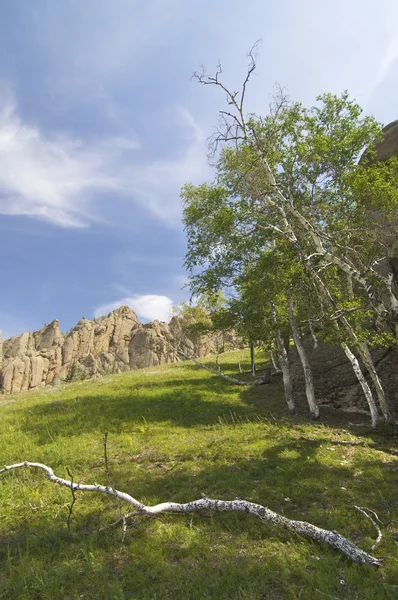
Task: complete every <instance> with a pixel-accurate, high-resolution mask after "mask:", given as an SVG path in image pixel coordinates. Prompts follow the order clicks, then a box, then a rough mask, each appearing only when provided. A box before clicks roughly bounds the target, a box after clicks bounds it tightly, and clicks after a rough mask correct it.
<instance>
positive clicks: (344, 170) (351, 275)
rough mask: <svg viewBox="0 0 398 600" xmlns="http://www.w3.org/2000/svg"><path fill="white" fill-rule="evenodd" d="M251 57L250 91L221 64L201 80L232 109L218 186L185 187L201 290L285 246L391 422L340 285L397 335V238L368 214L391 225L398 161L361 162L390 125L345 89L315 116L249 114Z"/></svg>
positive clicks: (218, 137)
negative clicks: (393, 259)
mask: <svg viewBox="0 0 398 600" xmlns="http://www.w3.org/2000/svg"><path fill="white" fill-rule="evenodd" d="M249 59H250V62H249V67H248V72H247V75H246V77H245V79H244V82H243V86H242V88H241V90H240V92H235V91H231V90H229V89H228V88H227V87H226V86H225V85H224V83H223V82H222V69H221V67H220V66H219V67H218V69H217V71H216V73H215V75H214V76H209V75H206V73H204V72H201V73H197V74H195V76H196V78H197V79H198V81H199V82H200V83H201V84H204V85H209V86H214V87H215V88H218V89H220V90H222V92H223V93H224V94H226V98H227V105H226V109H225V110H221V111H220V113H219V114H220V122H219V127H218V128H217V130H216V133H215V134H214V136H213V137H212V139H211V140H210V146H211V149H212V152H213V156H214V157H216V173H215V180H214V182H213V183H212V184H203V185H201V186H196V187H195V186H192V185H189V184H188V185H187V186H185V188H184V189H183V192H182V198H183V201H184V221H185V225H186V231H187V237H188V253H187V257H186V265H187V267H188V268H189V269H190V271H191V285H192V289H202V290H203V289H208V288H212V287H213V286H214V285H215V284H217V285H218V286H219V285H220V282H221V281H222V282H223V285H227V286H228V285H229V286H231V287H233V286H236V285H237V281H238V280H239V277H241V275H242V273H244V271H245V269H246V268H247V266H248V265H250V264H253V263H255V262H256V261H258V260H259V258H260V257H261V256H262V255H263V254H264V252H267V251H269V249H270V248H273V247H274V245H275V244H276V243H277V242H278V240H283V242H284V243H287V244H288V245H289V247H290V249H291V251H292V253H293V254H294V257H295V260H297V261H298V262H299V263H300V264H301V265H302V267H303V268H304V267H305V269H307V270H308V272H309V273H312V275H313V276H314V274H315V280H316V290H317V293H318V294H319V295H321V296H322V298H323V300H322V301H323V302H324V303H326V304H327V305H328V312H329V313H330V312H334V313H335V317H336V320H338V322H339V324H340V328H341V330H343V331H344V332H345V335H346V336H347V340H349V341H350V344H351V345H353V346H354V347H355V348H354V349H355V350H356V351H357V352H358V354H359V356H360V357H361V359H362V361H363V363H364V365H365V367H366V369H367V371H368V372H369V375H370V377H371V379H372V382H373V385H374V387H375V390H376V394H377V398H378V403H379V407H380V410H381V412H382V415H383V418H384V419H385V420H389V419H390V411H389V408H388V402H387V400H386V398H385V394H384V390H383V387H382V384H381V382H380V379H379V377H378V374H377V371H376V368H375V366H374V364H373V361H372V357H371V354H370V352H369V348H368V344H367V342H366V335H365V336H364V335H363V329H358V328H356V326H357V323H356V322H355V320H354V321H353V320H352V319H351V318H350V314H351V311H352V306H349V305H348V304H347V299H348V293H347V296H346V297H345V298H344V297H343V295H342V293H341V289H342V288H341V286H340V288H341V289H338V293H337V294H336V293H335V289H334V287H333V286H330V285H329V283H330V279H334V280H341V279H342V278H343V277H344V278H345V280H347V278H348V280H349V281H350V282H352V285H351V288H350V302H351V303H352V302H354V303H355V302H356V304H357V306H358V307H362V309H363V310H365V311H367V314H368V315H370V318H369V319H368V323H367V327H368V328H369V325H371V323H370V321H372V322H373V324H374V325H375V326H376V327H378V328H379V329H384V330H385V329H389V330H390V331H391V333H393V334H396V328H397V323H398V298H397V297H396V290H395V288H394V286H393V285H392V281H391V280H392V278H391V277H389V276H388V275H387V276H386V275H384V274H383V273H381V272H380V270H379V269H378V264H379V263H380V261H381V260H382V258H383V257H385V256H386V242H385V239H386V236H379V235H377V234H376V233H375V227H374V224H373V223H369V218H368V217H369V206H371V207H372V210H373V211H375V210H377V211H378V214H381V215H382V217H381V218H380V219H379V222H380V223H381V224H383V223H385V222H389V220H391V218H392V215H393V213H394V211H396V208H397V207H398V201H397V198H398V185H397V183H398V182H397V175H396V173H397V164H396V161H394V160H392V161H390V162H389V163H388V164H383V165H378V164H377V163H374V164H369V161H368V162H367V163H366V164H364V161H362V162H361V163H359V162H358V159H359V157H360V155H361V153H362V152H363V149H364V148H365V147H367V148H371V147H372V143H373V141H374V140H375V139H377V138H378V136H379V135H380V132H381V127H380V125H379V124H378V123H377V122H376V121H375V120H374V119H373V118H371V117H362V116H361V109H360V107H359V106H358V105H357V104H356V103H355V102H353V101H352V100H350V99H349V97H348V94H347V93H346V92H345V93H343V94H342V95H341V96H340V97H337V96H334V95H331V94H324V95H323V96H320V97H319V98H318V99H317V101H318V104H317V105H315V106H314V107H312V108H310V109H306V108H304V107H303V106H302V105H301V104H299V103H291V102H289V101H288V100H287V99H286V97H284V96H283V95H282V94H279V95H278V96H277V97H276V98H275V100H274V102H273V103H272V105H271V107H270V111H269V114H268V115H266V116H265V117H264V116H258V115H249V116H247V115H246V113H245V107H244V101H245V96H246V92H247V86H248V83H249V80H250V76H251V75H252V73H253V71H254V70H255V68H256V59H255V53H254V51H252V52H250V53H249ZM368 152H371V150H368ZM365 162H366V161H365ZM330 271H331V272H332V273H333V277H332V278H330V277H329V272H330ZM335 274H336V275H335ZM291 301H293V302H294V298H293V297H291ZM329 318H331V317H330V314H329ZM364 338H365V339H364ZM346 354H347V353H346ZM347 356H348V355H347Z"/></svg>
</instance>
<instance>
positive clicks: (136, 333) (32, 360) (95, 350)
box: [0, 306, 215, 394]
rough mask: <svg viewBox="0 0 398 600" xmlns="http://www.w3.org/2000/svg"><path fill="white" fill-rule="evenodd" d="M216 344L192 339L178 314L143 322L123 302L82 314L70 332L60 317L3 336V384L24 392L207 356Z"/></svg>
mask: <svg viewBox="0 0 398 600" xmlns="http://www.w3.org/2000/svg"><path fill="white" fill-rule="evenodd" d="M214 344H215V341H214V339H212V338H211V337H210V336H203V337H202V338H201V339H200V340H199V341H197V342H193V341H191V340H190V339H188V338H187V336H186V335H185V334H184V332H183V329H182V323H181V319H180V318H178V317H173V319H172V320H171V321H170V323H163V322H159V321H154V322H153V323H148V324H146V325H142V324H141V323H140V322H139V321H138V319H137V315H136V314H135V312H134V311H133V310H131V308H129V307H128V306H122V307H121V308H119V309H117V310H114V311H113V312H111V313H109V315H108V316H106V317H100V318H98V319H94V320H93V321H90V320H89V319H85V318H82V319H81V320H80V321H79V322H78V323H77V325H76V326H75V327H74V328H73V329H72V331H70V332H69V333H68V334H63V333H61V331H60V329H59V323H58V321H57V320H55V321H52V322H51V323H50V324H49V325H45V326H44V327H43V328H42V329H40V330H39V331H35V332H34V333H29V332H25V333H23V334H22V335H18V336H14V337H12V338H10V339H8V340H5V341H4V343H3V344H1V338H0V384H1V389H2V392H3V393H4V394H10V393H14V392H21V391H26V390H28V389H32V388H37V387H42V386H45V385H48V384H53V385H56V384H58V383H60V382H62V381H65V380H67V381H71V380H73V379H81V378H86V377H95V376H98V375H103V374H106V373H120V372H122V371H129V370H130V369H137V368H140V367H150V366H152V365H160V364H165V363H170V362H175V361H177V360H181V359H184V358H185V357H186V356H187V355H188V356H189V355H191V354H192V353H194V354H196V355H197V356H205V355H207V354H209V353H210V352H211V351H212V350H213V349H214ZM1 358H3V362H2V364H1Z"/></svg>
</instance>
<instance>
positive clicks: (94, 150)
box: [0, 95, 137, 227]
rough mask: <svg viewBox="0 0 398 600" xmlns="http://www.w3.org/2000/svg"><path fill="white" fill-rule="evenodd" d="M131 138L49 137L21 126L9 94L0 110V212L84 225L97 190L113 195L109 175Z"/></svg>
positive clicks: (114, 181)
mask: <svg viewBox="0 0 398 600" xmlns="http://www.w3.org/2000/svg"><path fill="white" fill-rule="evenodd" d="M126 148H128V149H129V150H131V149H132V148H137V143H136V141H135V140H133V139H122V138H120V137H118V138H115V139H112V138H110V139H108V140H107V141H106V144H105V143H104V142H101V143H98V144H96V145H91V146H90V145H88V144H84V143H83V142H82V141H80V140H71V139H70V138H68V137H67V136H61V135H58V136H57V137H53V138H49V137H46V136H45V135H43V133H42V132H41V131H40V129H39V128H37V127H33V126H31V125H27V124H25V123H23V121H22V120H21V118H20V117H19V116H18V114H17V110H16V103H15V101H14V100H12V99H11V98H10V95H9V97H8V99H7V100H6V102H5V103H4V104H3V107H2V108H1V109H0V214H8V215H26V216H31V217H36V218H39V219H43V220H47V221H51V222H52V223H54V224H55V225H59V226H62V227H84V226H85V225H87V224H88V223H89V222H90V221H92V220H94V219H95V218H96V217H95V215H94V213H93V211H92V208H91V204H92V199H93V195H94V193H95V192H98V191H105V190H107V191H117V190H118V188H119V181H118V179H117V176H116V173H115V172H112V171H113V169H114V166H115V162H117V159H118V157H119V156H120V153H121V152H122V151H123V150H125V149H126Z"/></svg>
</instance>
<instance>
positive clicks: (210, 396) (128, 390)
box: [0, 351, 398, 600]
mask: <svg viewBox="0 0 398 600" xmlns="http://www.w3.org/2000/svg"><path fill="white" fill-rule="evenodd" d="M258 359H259V360H261V357H258ZM220 362H221V364H222V367H223V370H224V371H225V372H226V373H228V374H232V375H234V376H237V377H240V378H242V379H247V380H248V381H250V380H251V376H250V374H249V356H248V353H246V352H243V351H237V352H229V353H225V354H223V355H221V361H220ZM239 363H240V368H241V370H242V371H243V372H242V373H241V372H240V369H239V367H238V365H239ZM207 364H211V360H210V359H209V360H208V361H207ZM261 366H262V367H264V366H265V365H264V364H263V365H261ZM0 419H1V428H0V448H1V450H0V453H1V454H0V456H1V459H0V462H1V464H2V465H4V464H12V463H15V462H20V461H24V460H28V461H36V462H42V463H45V464H47V465H49V466H51V467H52V468H53V469H54V472H55V474H56V475H59V476H61V477H66V478H69V476H68V470H69V472H70V473H71V474H72V476H73V479H74V481H79V482H84V483H100V484H104V485H106V484H107V483H109V481H110V482H111V485H113V486H115V487H116V488H117V489H120V490H123V491H126V492H128V493H129V494H131V495H133V496H134V497H135V498H137V499H138V500H140V501H142V502H144V503H146V504H156V503H158V502H162V501H169V500H170V501H171V500H173V501H177V502H187V501H190V500H195V499H199V498H200V497H201V495H202V494H203V495H206V496H208V497H210V498H218V499H224V500H233V499H234V498H236V497H238V498H242V499H246V500H250V501H252V502H258V503H260V504H263V505H265V506H267V507H269V508H270V509H272V510H275V511H276V512H279V513H280V514H282V515H284V516H287V517H289V518H292V519H300V520H306V521H309V522H311V523H314V524H316V525H318V526H320V527H324V528H326V529H331V530H334V529H335V530H337V531H339V532H340V533H341V534H343V535H345V536H346V537H347V538H349V539H350V540H352V541H353V542H355V543H356V544H357V545H358V546H359V547H361V548H362V549H364V550H366V551H368V552H371V546H372V544H373V542H374V540H375V538H376V535H377V534H376V531H375V529H374V527H373V526H372V524H371V523H370V522H369V521H368V520H367V519H365V518H364V517H363V515H361V514H360V513H359V512H358V511H356V510H354V509H353V505H359V506H366V507H368V508H370V509H372V510H373V511H376V513H377V515H378V517H379V518H380V520H381V521H382V522H383V523H384V524H386V523H388V522H390V524H389V525H388V526H386V527H382V532H383V539H382V541H381V543H380V545H379V546H378V547H377V548H376V549H375V550H374V551H373V552H371V553H373V554H374V555H375V556H377V557H378V558H380V559H382V561H383V565H382V567H381V568H379V569H377V568H375V567H371V566H361V565H358V564H353V563H351V562H350V561H349V560H348V559H347V558H345V557H344V556H342V555H340V554H339V553H337V552H336V551H335V550H333V549H332V548H330V547H329V546H327V545H323V544H318V543H316V542H314V541H312V540H310V539H308V538H305V537H302V536H299V535H297V534H293V533H291V532H288V531H285V530H283V529H281V528H279V527H277V526H275V525H271V524H268V523H262V522H261V521H259V520H256V519H255V518H254V517H252V516H251V515H246V514H235V513H229V514H226V513H218V514H196V513H195V514H189V515H167V514H161V515H158V516H156V517H152V516H151V517H150V516H139V517H135V518H133V519H132V520H131V521H129V523H128V526H127V530H126V531H125V532H124V534H123V532H122V530H121V527H120V526H115V527H108V526H109V525H111V524H112V522H114V521H116V520H117V519H118V518H119V517H120V511H121V510H122V511H124V510H125V511H126V512H127V511H129V510H130V509H131V508H130V507H129V506H125V507H123V506H120V505H119V504H118V502H116V501H115V500H114V499H112V498H110V497H107V496H104V495H102V494H88V493H77V494H76V502H75V504H74V506H73V511H72V514H70V508H69V507H70V504H71V501H72V498H71V493H70V491H68V490H67V489H65V488H61V487H59V486H57V485H54V484H52V483H51V482H49V481H48V480H47V479H46V477H45V474H44V473H43V472H40V471H37V470H32V469H21V470H18V471H13V472H10V473H6V474H3V475H1V477H0V598H4V599H7V600H12V599H18V600H28V599H34V600H55V599H57V600H58V599H60V598H61V599H66V600H77V599H85V600H88V599H98V600H100V599H106V600H108V599H109V600H133V599H134V600H155V599H156V600H168V599H170V600H180V599H181V600H213V599H214V600H217V599H228V600H229V599H231V600H232V599H236V600H238V599H239V600H259V599H264V600H280V599H289V600H290V599H291V600H293V599H296V598H297V599H301V600H310V599H311V600H318V599H319V600H324V599H328V600H335V599H358V600H368V599H369V600H371V599H372V600H374V599H386V600H387V599H392V598H398V554H397V549H398V494H397V490H398V437H397V435H396V434H394V432H391V431H390V432H386V431H384V432H380V431H379V432H374V431H372V430H371V429H370V427H369V418H368V417H366V416H364V415H347V414H344V413H338V412H337V411H333V410H332V409H325V408H324V409H322V411H321V419H320V421H317V422H312V421H310V420H309V418H308V416H307V411H306V409H305V406H304V405H302V406H301V407H300V411H299V414H298V415H295V416H288V414H287V410H286V405H285V402H284V399H283V391H282V386H281V382H280V380H279V379H278V378H277V377H275V378H273V381H272V383H271V384H270V385H261V386H251V387H241V386H236V385H233V384H230V383H228V382H226V381H225V380H222V379H220V378H219V377H217V376H216V375H212V374H211V373H209V372H208V371H205V370H203V369H201V368H200V367H198V366H196V365H194V364H193V363H191V362H183V363H178V364H172V365H164V366H161V367H156V368H155V367H152V368H148V369H142V370H138V371H133V372H129V373H124V374H119V375H114V376H109V377H104V378H101V379H97V380H91V381H79V382H75V383H70V384H67V385H66V384H65V385H63V386H62V387H61V388H50V387H48V388H45V389H41V390H38V391H34V392H27V393H23V394H15V395H12V396H0ZM105 432H108V437H107V458H108V465H109V466H108V468H109V473H108V475H107V473H106V469H105V466H104V434H105ZM68 521H69V522H68ZM394 521H395V522H394Z"/></svg>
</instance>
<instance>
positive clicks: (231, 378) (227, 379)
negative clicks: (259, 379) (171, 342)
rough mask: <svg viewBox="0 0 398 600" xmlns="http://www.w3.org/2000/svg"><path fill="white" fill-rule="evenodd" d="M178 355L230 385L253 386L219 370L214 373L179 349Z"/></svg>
mask: <svg viewBox="0 0 398 600" xmlns="http://www.w3.org/2000/svg"><path fill="white" fill-rule="evenodd" d="M179 353H180V354H182V356H183V357H184V358H186V359H187V360H192V362H193V363H195V365H198V367H202V369H205V370H206V371H209V373H213V375H218V376H219V377H221V379H225V380H226V381H229V382H230V383H234V384H235V385H244V386H249V385H253V384H252V383H246V381H239V379H235V377H231V376H230V375H226V374H225V373H223V372H222V371H221V369H220V368H218V370H217V371H216V370H215V369H212V368H211V367H208V366H207V365H204V364H203V363H202V362H200V360H198V359H197V358H195V357H194V356H192V355H189V354H186V352H184V351H183V350H181V348H180V349H179Z"/></svg>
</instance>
